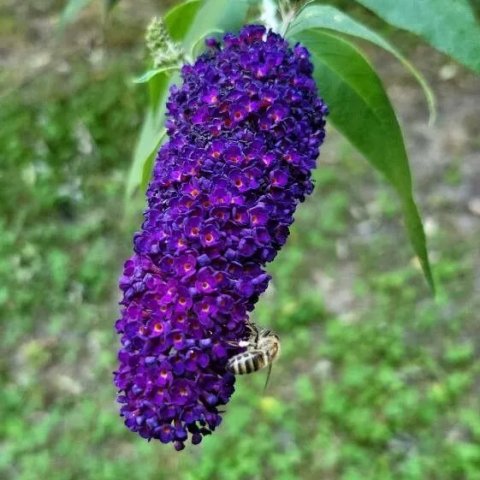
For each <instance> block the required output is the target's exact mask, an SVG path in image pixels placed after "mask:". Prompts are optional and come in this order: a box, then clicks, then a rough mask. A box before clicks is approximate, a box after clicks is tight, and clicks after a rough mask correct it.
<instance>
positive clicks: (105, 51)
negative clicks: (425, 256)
mask: <svg viewBox="0 0 480 480" xmlns="http://www.w3.org/2000/svg"><path fill="white" fill-rule="evenodd" d="M166 3H170V4H171V3H172V2H161V1H158V0H157V1H155V0H140V1H139V0H123V1H122V2H120V4H119V5H118V8H116V9H115V10H114V11H113V13H112V14H111V15H110V17H109V18H108V19H106V20H105V19H104V20H102V15H101V9H100V8H97V7H98V6H97V5H96V4H94V5H93V6H92V7H90V8H88V9H87V10H85V11H84V12H82V14H81V15H80V16H79V18H78V19H77V21H76V22H75V23H74V24H73V25H70V26H68V27H67V28H66V30H65V31H64V33H63V35H60V34H59V32H58V30H57V29H56V27H57V25H58V18H59V14H60V12H61V9H62V7H63V2H62V1H57V0H38V1H35V2H17V1H14V0H2V2H1V3H0V87H1V88H0V213H1V215H0V315H1V323H0V329H1V331H0V349H1V358H0V382H1V384H0V478H1V479H5V480H10V479H15V480H16V479H19V480H34V479H35V480H36V479H47V478H48V479H51V480H70V479H72V480H74V479H82V480H91V479H92V480H93V479H94V480H110V479H112V480H113V479H116V480H123V479H132V480H136V479H139V480H140V479H141V480H154V479H155V480H156V479H164V478H165V479H167V478H170V479H171V478H173V479H180V480H189V479H192V480H193V479H196V480H202V479H213V480H215V479H222V480H223V479H225V480H237V479H238V480H240V479H252V480H253V479H281V480H290V479H307V480H310V479H312V480H313V479H328V480H337V479H342V480H357V479H379V480H389V479H395V480H397V479H408V480H410V479H411V480H416V479H419V480H420V479H422V480H423V479H445V480H447V479H448V480H454V479H472V480H475V479H480V416H479V412H480V400H479V394H480V360H479V356H478V353H479V351H480V341H479V329H480V324H479V320H480V318H479V316H480V315H479V313H478V312H479V311H480V310H479V309H480V276H479V275H480V273H479V272H480V268H479V267H480V249H479V243H480V241H479V240H480V158H479V150H480V121H479V111H478V105H479V104H480V81H479V79H478V78H474V77H473V75H471V74H469V73H468V72H467V71H466V70H464V69H463V68H462V67H460V66H458V65H456V64H455V63H453V62H452V61H451V60H449V59H447V58H446V57H443V56H441V55H439V54H437V53H435V52H434V51H433V50H431V49H429V48H428V47H426V46H424V45H421V44H419V43H417V41H416V40H415V39H414V38H413V37H412V36H408V35H400V34H398V33H395V32H391V31H390V30H388V29H385V33H386V34H388V35H390V36H391V37H392V38H393V41H395V42H396V43H397V45H400V47H401V48H402V50H403V51H404V52H406V53H407V54H408V56H409V57H410V58H411V59H412V60H413V62H414V63H415V64H416V65H417V66H418V67H419V68H420V70H422V72H423V73H424V74H425V75H426V76H427V77H428V79H429V80H430V81H431V82H432V84H433V86H434V90H435V91H436V93H437V95H438V101H439V118H438V121H437V123H436V124H435V125H434V126H431V127H429V126H428V125H427V112H426V107H425V105H424V104H423V101H422V93H421V92H420V91H419V89H418V87H417V85H416V84H415V83H414V80H412V79H411V78H410V77H409V76H408V74H407V73H406V72H404V71H403V70H402V67H401V66H400V65H398V64H397V63H395V61H394V60H392V59H391V58H389V57H388V55H387V54H384V53H381V52H379V51H376V50H372V49H370V50H369V52H370V54H371V56H372V58H373V61H374V63H375V64H376V65H377V66H378V67H379V69H380V72H381V75H382V77H383V79H384V80H385V83H386V85H387V87H388V91H389V93H390V96H391V98H392V101H393V102H394V104H395V106H396V107H397V109H398V112H399V116H400V119H401V121H402V123H403V125H404V126H405V132H406V141H407V145H408V148H409V152H410V154H411V159H412V162H413V165H412V169H413V172H414V176H415V185H416V192H417V196H418V200H419V204H420V206H421V209H422V211H423V215H424V220H425V222H426V229H427V234H428V238H429V244H430V249H431V256H432V262H433V268H434V275H435V278H436V281H437V284H438V295H437V298H436V300H433V299H432V297H431V296H430V293H429V291H428V288H427V287H426V284H425V282H424V280H423V278H422V274H421V272H420V270H419V267H418V264H417V263H416V262H415V261H414V260H413V259H412V251H411V249H410V246H409V245H408V242H407V240H406V237H405V233H404V230H403V227H402V225H401V221H400V218H401V215H400V209H399V205H398V203H397V201H396V199H395V196H394V194H393V192H392V190H391V189H390V188H388V187H387V186H386V184H385V182H384V181H383V180H382V179H381V178H380V177H378V176H377V175H376V174H375V173H373V171H372V169H371V168H370V167H369V166H368V165H367V163H366V162H365V161H364V160H363V159H362V158H361V157H360V156H359V155H358V154H357V153H355V151H354V150H353V149H352V148H351V147H350V146H349V145H348V144H346V143H345V141H344V140H342V139H341V138H340V137H339V135H338V134H337V133H336V132H335V131H333V129H329V131H328V139H327V141H326V143H325V145H324V147H323V152H322V154H321V157H320V160H319V168H318V170H317V172H316V174H315V176H316V182H317V183H316V184H317V187H316V190H315V193H314V195H313V196H312V197H311V198H309V199H308V200H307V202H306V203H305V204H303V205H301V206H300V207H299V209H298V213H297V217H296V218H297V219H296V223H295V226H294V228H293V230H292V235H291V237H290V239H289V242H288V244H287V246H286V247H285V248H284V249H283V250H282V252H281V253H280V255H279V256H278V257H277V259H276V260H275V262H274V263H273V264H272V265H271V266H270V267H269V271H270V272H271V273H272V275H273V281H272V288H270V289H269V291H268V292H267V293H266V294H265V296H264V298H262V299H261V301H260V302H259V304H258V308H257V309H256V311H255V318H256V319H257V321H258V322H259V323H260V324H262V325H265V326H269V327H272V328H273V329H275V330H276V331H278V332H279V334H280V336H281V338H282V345H283V356H282V358H281V360H280V361H279V362H278V363H277V364H276V365H275V367H274V369H273V372H272V376H271V380H270V385H269V387H268V390H267V392H266V394H265V395H263V394H262V390H263V383H264V381H265V376H264V374H261V373H260V374H257V375H253V376H251V377H249V378H241V379H239V380H238V381H237V384H236V388H237V391H236V393H235V394H234V396H233V398H232V401H231V402H230V404H229V405H228V408H227V413H226V414H225V416H224V422H223V424H222V425H221V427H220V428H219V429H218V431H217V432H215V434H214V435H212V436H211V437H210V438H206V439H205V440H204V442H203V443H202V444H201V445H200V446H197V447H189V448H187V449H186V450H185V451H183V452H181V453H177V452H175V451H174V450H173V448H172V447H171V446H165V445H161V444H159V443H156V442H152V443H147V442H146V441H144V440H142V439H141V438H140V437H138V436H136V435H135V434H132V433H130V432H129V431H127V429H126V428H125V427H124V426H123V423H122V420H121V419H120V417H119V416H118V413H117V406H116V404H115V402H114V399H115V389H114V387H113V385H112V375H111V372H112V371H113V370H114V369H115V368H116V350H117V346H118V338H117V337H116V335H115V333H114V330H113V323H114V321H115V319H116V317H117V311H118V308H117V302H118V299H119V297H118V290H117V278H118V275H119V272H120V269H121V265H122V263H123V260H124V259H125V258H126V257H127V256H128V255H129V254H130V251H131V238H132V234H133V232H134V231H135V230H136V229H137V228H139V225H140V223H141V211H142V208H143V205H144V199H143V198H142V195H139V196H138V197H137V198H135V199H133V200H128V202H126V203H125V180H126V175H127V172H128V168H129V166H130V160H131V152H132V150H133V147H134V142H135V138H136V135H137V133H138V129H139V126H140V123H141V120H142V113H143V110H144V108H145V105H146V92H145V91H143V89H142V87H141V86H135V85H133V84H132V81H131V80H132V78H133V77H134V76H136V75H137V74H139V73H141V72H142V71H143V69H144V66H145V51H144V46H143V31H144V27H145V25H146V24H147V23H148V20H149V19H150V18H151V16H152V15H153V14H154V13H159V12H161V11H162V10H163V9H165V7H166ZM343 3H345V2H343ZM320 89H321V85H320Z"/></svg>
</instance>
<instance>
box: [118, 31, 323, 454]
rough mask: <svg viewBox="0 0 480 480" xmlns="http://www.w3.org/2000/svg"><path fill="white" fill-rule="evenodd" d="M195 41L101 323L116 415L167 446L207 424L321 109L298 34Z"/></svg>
mask: <svg viewBox="0 0 480 480" xmlns="http://www.w3.org/2000/svg"><path fill="white" fill-rule="evenodd" d="M206 43H207V47H209V48H208V50H207V52H206V53H205V54H203V55H201V56H200V57H199V58H198V59H197V60H196V62H195V63H194V64H193V65H185V66H184V67H183V69H182V78H183V84H182V85H181V86H180V87H172V88H171V91H170V97H169V99H168V102H167V128H168V135H169V140H168V142H167V143H165V144H164V145H163V146H162V147H161V149H160V151H159V153H158V156H157V159H156V162H155V168H154V172H153V177H152V180H151V182H150V185H149V187H148V191H147V200H148V207H147V209H146V211H145V214H144V217H145V221H144V223H143V225H142V230H141V231H140V232H137V234H136V235H135V237H134V251H135V252H134V254H133V256H132V257H131V258H130V259H128V260H127V261H126V262H125V265H124V270H123V274H122V276H121V277H120V281H119V284H120V289H121V290H122V292H123V299H122V301H121V305H122V310H121V318H120V319H119V320H117V322H116V323H115V328H116V330H117V332H118V334H119V335H120V336H121V349H120V352H119V354H118V360H119V367H118V370H117V371H116V372H115V374H114V375H115V385H116V387H117V388H118V390H119V393H118V398H117V401H118V402H119V403H120V404H121V408H120V414H121V416H123V417H124V420H125V425H126V426H127V427H128V428H129V429H130V430H132V431H134V432H137V433H138V434H139V435H140V436H141V437H143V438H147V439H152V438H154V439H157V440H159V441H160V442H162V443H172V444H173V446H174V448H175V449H176V450H182V449H183V448H184V447H185V442H186V441H187V440H188V439H190V441H191V443H193V444H194V445H196V444H198V443H200V442H201V441H202V438H203V436H205V435H208V434H210V433H211V432H212V431H213V430H215V428H216V427H217V426H218V425H220V423H221V420H222V418H221V416H220V413H219V407H220V406H221V405H225V404H226V403H228V401H229V399H230V397H231V395H232V393H233V391H234V383H235V377H234V376H233V375H232V374H231V373H229V372H227V371H226V363H227V361H228V358H229V357H230V356H231V355H233V354H235V353H238V352H239V350H238V347H235V346H233V344H234V343H235V342H238V341H240V340H242V339H245V337H246V335H247V334H248V333H247V329H246V324H247V321H248V312H250V311H252V310H253V308H254V306H255V303H256V301H257V300H258V298H259V295H260V294H261V293H262V292H263V291H264V290H265V289H266V288H267V286H268V282H269V280H270V277H269V275H268V274H267V273H266V271H265V269H264V267H265V264H266V263H267V262H269V261H271V260H273V258H274V257H275V255H276V253H277V251H278V250H279V249H280V248H281V247H282V245H283V244H284V243H285V242H286V240H287V237H288V234H289V226H290V225H291V224H292V222H293V214H294V212H295V208H296V206H297V204H298V203H299V202H302V201H303V200H304V199H305V196H306V195H308V194H309V193H310V192H311V191H312V189H313V183H312V180H311V170H312V168H314V166H315V160H316V158H317V156H318V154H319V149H320V145H321V143H322V142H323V139H324V136H325V131H324V125H325V120H324V117H325V115H326V114H327V108H326V106H325V104H324V103H323V101H322V100H321V99H320V98H319V97H318V94H317V90H316V87H315V83H314V81H313V80H312V76H311V75H312V70H313V67H312V64H311V63H310V60H309V53H308V51H307V50H306V49H305V48H303V47H302V46H300V45H296V46H295V47H294V48H290V47H289V46H288V44H287V43H286V41H285V40H284V39H283V38H282V37H280V36H279V35H277V34H275V33H272V32H268V33H267V32H266V30H265V28H264V27H262V26H258V25H249V26H246V27H244V28H243V29H242V30H241V32H240V33H239V34H238V35H233V34H227V35H225V37H224V42H223V46H222V45H221V44H220V43H218V42H217V41H216V40H211V39H210V40H208V41H207V42H206Z"/></svg>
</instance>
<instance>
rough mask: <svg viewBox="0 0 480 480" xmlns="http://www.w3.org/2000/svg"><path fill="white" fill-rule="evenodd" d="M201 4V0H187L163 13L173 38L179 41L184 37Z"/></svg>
mask: <svg viewBox="0 0 480 480" xmlns="http://www.w3.org/2000/svg"><path fill="white" fill-rule="evenodd" d="M201 6H202V2H201V1H200V0H189V1H187V2H183V3H180V4H178V5H176V6H175V7H173V8H171V9H170V10H169V11H168V12H167V13H166V14H165V17H164V20H165V24H166V25H167V28H168V31H169V33H170V36H171V37H172V38H173V40H175V41H176V42H180V41H182V40H183V39H184V38H185V35H186V34H187V32H188V29H189V28H190V25H191V23H192V21H193V19H194V18H195V15H196V14H197V12H198V9H199V8H200V7H201Z"/></svg>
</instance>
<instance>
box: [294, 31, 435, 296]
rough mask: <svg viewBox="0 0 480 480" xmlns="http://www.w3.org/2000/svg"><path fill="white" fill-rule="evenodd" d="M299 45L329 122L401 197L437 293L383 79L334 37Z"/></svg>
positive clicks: (316, 36) (305, 37) (308, 34)
mask: <svg viewBox="0 0 480 480" xmlns="http://www.w3.org/2000/svg"><path fill="white" fill-rule="evenodd" d="M295 40H297V41H299V42H301V43H302V44H303V45H305V46H306V47H307V48H308V49H309V50H310V52H311V54H312V61H313V63H314V66H315V70H314V76H315V80H316V82H317V85H318V87H319V90H320V94H321V95H322V97H323V98H324V99H325V101H326V103H327V105H328V106H329V109H330V117H329V118H330V121H331V122H332V123H333V124H334V125H335V127H336V128H337V129H338V130H339V131H340V132H341V133H343V134H344V135H345V137H346V138H347V139H348V140H349V141H350V142H351V143H352V144H353V145H354V146H355V147H356V148H357V149H358V150H359V151H360V152H361V153H362V154H363V155H364V156H365V158H366V159H367V160H368V161H369V162H370V163H371V164H372V165H373V166H374V167H375V168H376V169H377V170H379V171H380V172H381V173H383V175H385V177H386V178H387V179H388V180H389V182H390V183H391V184H392V186H393V187H394V188H395V190H396V192H397V194H398V195H399V197H400V199H401V202H402V207H403V211H404V216H405V224H406V228H407V233H408V236H409V239H410V242H411V244H412V246H413V248H414V250H415V253H416V254H417V256H418V258H419V260H420V263H421V265H422V268H423V271H424V274H425V277H426V279H427V281H428V283H429V284H430V286H431V287H432V289H433V288H434V284H433V278H432V274H431V270H430V264H429V261H428V254H427V248H426V239H425V234H424V231H423V226H422V222H421V219H420V215H419V213H418V210H417V206H416V205H415V201H414V199H413V192H412V180H411V175H410V167H409V164H408V157H407V153H406V150H405V145H404V142H403V137H402V132H401V130H400V126H399V124H398V121H397V118H396V117H395V113H394V111H393V108H392V105H391V103H390V100H389V99H388V97H387V95H386V93H385V90H384V88H383V85H382V83H381V81H380V79H379V77H378V76H377V74H376V73H375V71H374V70H373V68H372V66H371V65H370V63H369V62H368V61H367V59H366V58H365V57H364V56H363V55H362V53H361V52H360V51H359V50H358V49H357V48H356V47H355V46H354V45H352V44H351V43H350V42H347V41H346V40H344V39H342V38H340V37H338V36H336V35H334V34H332V33H327V32H324V31H321V30H318V29H313V30H305V31H302V32H300V33H298V34H297V35H296V36H295Z"/></svg>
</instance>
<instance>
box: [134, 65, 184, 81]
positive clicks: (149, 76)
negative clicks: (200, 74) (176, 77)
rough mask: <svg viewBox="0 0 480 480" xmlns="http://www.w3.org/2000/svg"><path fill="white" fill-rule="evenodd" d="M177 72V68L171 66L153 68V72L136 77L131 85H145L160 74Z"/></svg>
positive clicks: (149, 71)
mask: <svg viewBox="0 0 480 480" xmlns="http://www.w3.org/2000/svg"><path fill="white" fill-rule="evenodd" d="M175 70H178V67H177V66H171V67H160V68H155V69H153V70H148V71H147V72H145V73H144V74H143V75H140V77H137V78H135V79H134V80H133V83H147V82H149V81H150V80H151V79H152V78H153V77H156V76H157V75H159V74H160V73H165V72H171V71H175Z"/></svg>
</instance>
